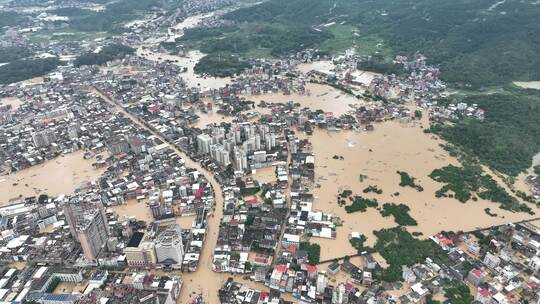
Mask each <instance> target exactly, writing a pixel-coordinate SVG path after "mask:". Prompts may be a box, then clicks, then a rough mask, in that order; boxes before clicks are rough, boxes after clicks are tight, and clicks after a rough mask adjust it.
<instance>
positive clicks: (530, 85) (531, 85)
mask: <svg viewBox="0 0 540 304" xmlns="http://www.w3.org/2000/svg"><path fill="white" fill-rule="evenodd" d="M514 84H515V85H517V86H518V87H521V88H524V89H535V90H540V81H514Z"/></svg>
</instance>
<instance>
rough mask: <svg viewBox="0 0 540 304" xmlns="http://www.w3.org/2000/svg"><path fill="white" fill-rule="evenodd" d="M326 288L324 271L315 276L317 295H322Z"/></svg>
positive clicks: (326, 279) (326, 281)
mask: <svg viewBox="0 0 540 304" xmlns="http://www.w3.org/2000/svg"><path fill="white" fill-rule="evenodd" d="M327 286H328V277H327V276H326V273H324V271H321V272H319V273H318V274H317V293H318V294H322V293H324V289H325V288H326V287H327Z"/></svg>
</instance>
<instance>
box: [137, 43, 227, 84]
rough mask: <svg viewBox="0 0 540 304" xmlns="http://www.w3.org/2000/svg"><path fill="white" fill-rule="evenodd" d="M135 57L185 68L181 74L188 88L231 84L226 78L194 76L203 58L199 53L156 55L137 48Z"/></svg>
mask: <svg viewBox="0 0 540 304" xmlns="http://www.w3.org/2000/svg"><path fill="white" fill-rule="evenodd" d="M137 55H138V56H139V57H143V58H146V59H148V60H152V61H157V62H167V61H168V62H170V63H171V64H175V65H178V66H181V67H184V68H186V69H187V70H186V72H184V73H183V74H182V78H183V79H184V80H185V81H186V84H187V85H188V86H190V87H200V88H201V89H203V90H204V89H210V88H212V89H217V88H220V87H223V86H225V85H227V84H229V83H231V79H230V78H228V77H224V78H218V77H207V76H201V75H197V74H195V70H194V67H195V65H196V64H197V62H199V60H200V59H201V58H202V57H204V54H203V53H201V52H199V51H190V52H188V53H187V54H186V56H177V55H170V54H165V53H156V52H152V51H150V50H146V49H142V48H138V49H137Z"/></svg>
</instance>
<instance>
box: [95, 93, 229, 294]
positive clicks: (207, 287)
mask: <svg viewBox="0 0 540 304" xmlns="http://www.w3.org/2000/svg"><path fill="white" fill-rule="evenodd" d="M91 91H92V92H93V93H94V94H96V95H98V96H100V97H101V98H103V100H105V101H106V102H108V103H109V104H111V105H113V106H114V107H115V108H116V109H117V110H118V111H119V112H121V113H123V114H124V115H125V116H126V117H128V118H129V119H131V121H132V122H133V123H135V124H137V125H138V126H140V127H141V128H144V129H145V130H147V131H148V132H151V133H152V134H153V135H155V136H156V137H157V138H159V139H160V140H162V141H163V142H164V143H168V144H169V146H170V148H171V149H172V150H174V151H175V153H176V154H177V155H178V156H180V157H181V158H182V159H183V160H184V161H185V164H186V166H187V167H190V168H194V169H197V170H198V171H199V172H201V173H202V174H203V175H204V176H205V177H206V179H207V180H208V182H209V183H210V184H211V185H212V188H213V190H214V195H215V211H214V212H213V213H212V214H211V215H210V216H209V217H208V227H207V233H206V240H205V241H204V245H203V249H202V252H201V258H200V264H199V268H198V270H197V271H196V272H193V273H183V274H182V277H183V280H184V285H183V287H182V292H181V294H180V299H179V301H178V303H190V299H192V298H193V296H194V294H193V293H194V292H195V293H201V294H202V295H203V297H204V299H205V301H207V303H219V298H218V290H219V288H220V287H221V285H222V284H223V282H225V281H226V279H227V277H228V276H229V275H226V274H218V273H215V272H213V271H212V254H213V251H214V250H213V248H214V246H215V244H216V242H217V237H218V229H219V223H220V220H221V218H222V216H223V191H222V189H221V185H220V184H219V183H218V182H217V180H216V179H215V178H214V175H213V174H212V172H210V171H208V170H206V169H205V168H203V167H202V166H201V164H199V163H198V162H195V161H193V160H192V159H191V158H189V156H188V155H187V154H185V153H184V152H182V151H180V150H179V149H177V148H176V147H175V146H174V145H172V144H171V143H170V142H168V141H167V140H166V139H165V138H164V137H163V136H161V135H160V134H159V133H157V132H155V131H153V130H151V129H150V128H148V127H147V126H145V125H144V124H143V123H141V122H140V120H139V118H137V117H136V116H134V115H132V114H130V113H128V112H127V111H126V110H125V109H124V108H122V106H121V105H120V104H119V103H117V102H116V101H114V100H113V99H111V98H109V97H108V96H106V95H104V94H102V93H101V92H99V91H98V90H97V89H95V88H92V90H91ZM169 274H174V272H172V273H169ZM190 292H191V293H190Z"/></svg>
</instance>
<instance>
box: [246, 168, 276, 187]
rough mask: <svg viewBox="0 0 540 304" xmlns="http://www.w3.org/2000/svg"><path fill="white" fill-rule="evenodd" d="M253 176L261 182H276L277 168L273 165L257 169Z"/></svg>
mask: <svg viewBox="0 0 540 304" xmlns="http://www.w3.org/2000/svg"><path fill="white" fill-rule="evenodd" d="M251 177H252V178H253V179H254V180H256V181H258V182H259V183H261V184H266V183H271V184H273V183H276V168H275V167H273V166H272V167H267V168H260V169H257V170H256V171H255V172H254V173H253V174H252V175H251Z"/></svg>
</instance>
